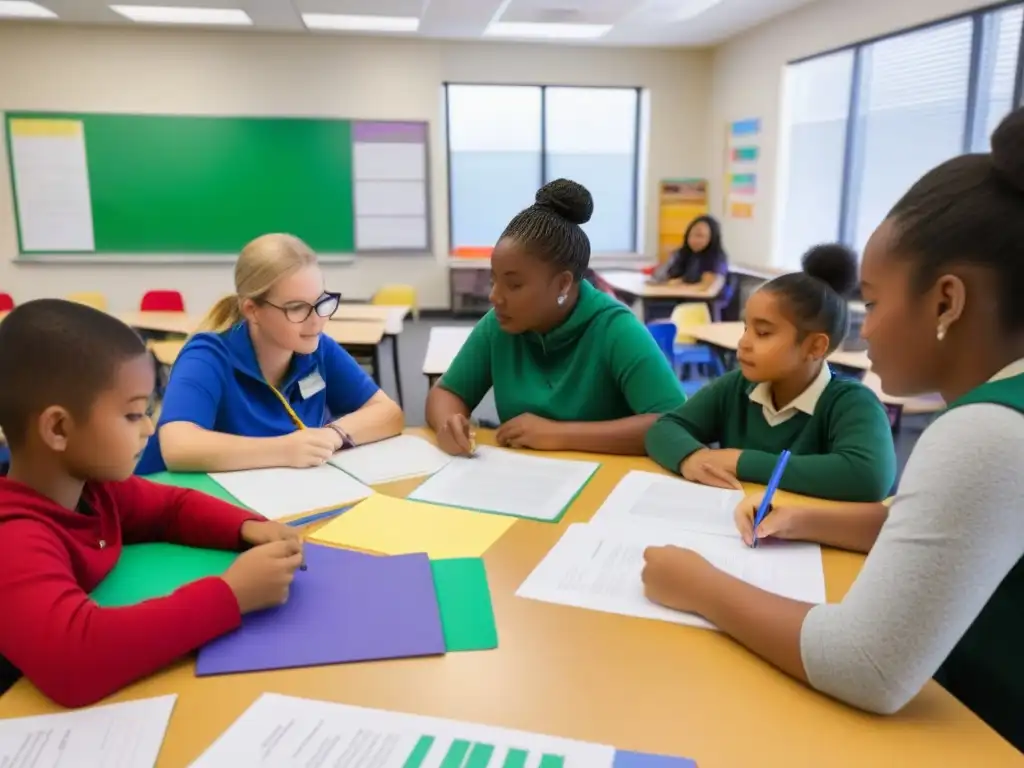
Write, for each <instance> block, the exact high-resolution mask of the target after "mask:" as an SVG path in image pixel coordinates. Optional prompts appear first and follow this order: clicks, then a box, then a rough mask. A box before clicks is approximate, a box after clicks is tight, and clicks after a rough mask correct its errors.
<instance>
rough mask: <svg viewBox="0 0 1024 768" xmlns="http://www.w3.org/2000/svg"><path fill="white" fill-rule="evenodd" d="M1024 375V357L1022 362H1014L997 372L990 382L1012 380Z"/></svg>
mask: <svg viewBox="0 0 1024 768" xmlns="http://www.w3.org/2000/svg"><path fill="white" fill-rule="evenodd" d="M1020 375H1024V357H1022V358H1021V359H1020V360H1014V361H1013V362H1012V363H1010V364H1009V365H1008V366H1006V367H1005V368H1003V369H1002V370H1001V371H999V372H997V373H996V375H995V376H993V377H992V378H991V379H989V381H1002V380H1003V379H1012V378H1013V377H1014V376H1020Z"/></svg>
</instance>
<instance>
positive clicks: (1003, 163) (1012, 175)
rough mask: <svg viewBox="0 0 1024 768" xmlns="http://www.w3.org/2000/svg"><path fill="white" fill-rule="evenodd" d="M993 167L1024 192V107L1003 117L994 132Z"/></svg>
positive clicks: (1004, 178) (1003, 177) (1008, 181)
mask: <svg viewBox="0 0 1024 768" xmlns="http://www.w3.org/2000/svg"><path fill="white" fill-rule="evenodd" d="M992 167H993V168H995V170H996V173H998V174H999V176H1000V177H1001V178H1002V179H1003V180H1004V181H1006V183H1007V184H1011V185H1012V186H1013V187H1015V188H1016V189H1017V190H1019V191H1020V192H1024V107H1022V108H1020V109H1015V110H1014V111H1013V112H1011V113H1010V114H1008V115H1007V116H1006V117H1004V118H1003V121H1002V122H1001V123H999V127H997V128H996V129H995V131H993V133H992Z"/></svg>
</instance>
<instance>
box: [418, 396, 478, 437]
mask: <svg viewBox="0 0 1024 768" xmlns="http://www.w3.org/2000/svg"><path fill="white" fill-rule="evenodd" d="M469 413H470V411H469V406H467V405H466V404H465V403H464V402H463V401H462V398H461V397H459V396H458V395H456V394H454V393H452V392H449V391H448V390H447V389H444V388H443V387H440V386H437V385H434V386H433V387H431V389H430V392H429V393H427V424H428V425H429V426H430V428H431V429H432V430H434V431H435V432H437V431H439V430H440V429H441V427H443V426H444V424H445V422H446V421H448V419H449V417H451V416H455V415H456V414H461V415H462V416H465V417H466V418H469Z"/></svg>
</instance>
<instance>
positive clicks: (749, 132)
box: [729, 117, 761, 136]
mask: <svg viewBox="0 0 1024 768" xmlns="http://www.w3.org/2000/svg"><path fill="white" fill-rule="evenodd" d="M729 129H730V132H731V133H732V135H733V136H754V135H757V134H759V133H760V132H761V119H760V118H757V117H752V118H748V119H746V120H734V121H733V122H732V123H731V124H730V125H729Z"/></svg>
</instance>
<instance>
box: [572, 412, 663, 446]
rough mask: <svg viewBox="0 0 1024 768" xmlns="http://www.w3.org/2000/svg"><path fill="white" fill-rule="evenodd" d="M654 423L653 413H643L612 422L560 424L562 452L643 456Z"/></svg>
mask: <svg viewBox="0 0 1024 768" xmlns="http://www.w3.org/2000/svg"><path fill="white" fill-rule="evenodd" d="M657 420H658V414H656V413H642V414H639V415H637V416H627V417H626V418H624V419H615V420H614V421H563V422H559V424H558V430H559V433H560V437H561V443H562V450H566V451H591V452H593V453H612V454H618V455H621V456H643V455H644V453H645V449H644V437H645V436H646V435H647V430H649V429H650V428H651V426H652V425H653V424H654V422H655V421H657Z"/></svg>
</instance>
